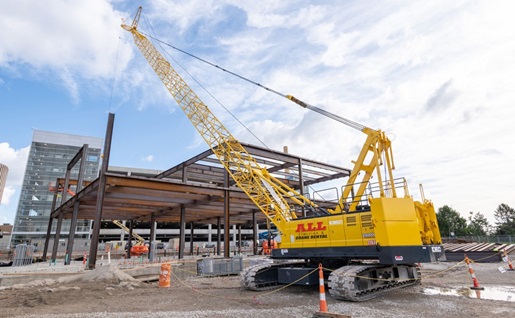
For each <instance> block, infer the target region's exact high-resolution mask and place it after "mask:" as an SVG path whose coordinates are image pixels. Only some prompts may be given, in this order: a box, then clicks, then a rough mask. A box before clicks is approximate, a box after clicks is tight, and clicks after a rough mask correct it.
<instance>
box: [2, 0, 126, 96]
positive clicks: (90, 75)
mask: <svg viewBox="0 0 515 318" xmlns="http://www.w3.org/2000/svg"><path fill="white" fill-rule="evenodd" d="M124 15H125V14H123V13H121V12H117V11H116V10H114V9H113V8H112V6H111V4H110V3H109V2H108V1H105V0H92V1H79V2H73V1H66V0H54V1H50V2H46V3H43V2H40V1H36V2H34V1H30V0H19V1H7V2H6V3H3V4H2V10H1V11H0V30H2V32H0V42H1V43H2V46H1V47H0V67H3V68H5V69H12V70H15V69H16V67H19V66H20V65H25V66H30V67H31V68H33V71H36V72H35V74H36V75H38V76H39V77H40V78H41V79H42V80H46V78H47V77H54V78H57V79H60V80H61V84H62V85H64V86H65V87H66V88H67V89H69V91H70V94H71V96H72V99H73V100H74V101H77V100H78V98H79V96H78V95H79V92H78V89H77V86H78V85H77V83H75V82H77V81H83V80H92V79H94V80H100V79H108V78H111V77H112V76H113V74H114V69H115V67H116V66H118V69H119V70H123V69H124V68H125V66H126V65H127V62H128V60H129V59H130V57H131V55H132V49H131V48H130V46H129V45H128V44H127V43H124V42H121V41H119V40H118V38H119V37H120V35H121V34H122V32H123V30H122V29H121V28H119V27H118V28H117V27H115V26H119V25H120V24H121V18H122V17H123V16H124ZM15 72H16V71H15ZM22 75H23V74H18V76H22Z"/></svg>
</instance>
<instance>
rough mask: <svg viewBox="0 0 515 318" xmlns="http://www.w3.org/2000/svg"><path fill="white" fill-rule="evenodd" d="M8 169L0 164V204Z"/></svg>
mask: <svg viewBox="0 0 515 318" xmlns="http://www.w3.org/2000/svg"><path fill="white" fill-rule="evenodd" d="M8 172H9V168H7V166H6V165H3V164H1V163H0V203H1V202H2V195H3V194H4V189H5V182H6V181H7V173H8Z"/></svg>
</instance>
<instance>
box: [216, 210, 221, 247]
mask: <svg viewBox="0 0 515 318" xmlns="http://www.w3.org/2000/svg"><path fill="white" fill-rule="evenodd" d="M216 228H217V229H218V231H217V232H216V235H217V236H216V255H218V256H220V247H221V246H220V245H221V244H220V243H221V241H222V222H221V220H220V217H217V218H216Z"/></svg>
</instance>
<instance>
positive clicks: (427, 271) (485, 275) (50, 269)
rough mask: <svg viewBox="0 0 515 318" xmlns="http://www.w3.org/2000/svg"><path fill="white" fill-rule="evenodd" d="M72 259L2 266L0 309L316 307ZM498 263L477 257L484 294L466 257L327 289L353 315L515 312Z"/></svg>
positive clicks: (129, 311)
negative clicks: (353, 287)
mask: <svg viewBox="0 0 515 318" xmlns="http://www.w3.org/2000/svg"><path fill="white" fill-rule="evenodd" d="M75 263H76V264H72V265H70V266H66V267H65V266H63V265H55V266H54V265H49V264H48V263H47V264H45V263H39V264H33V265H30V266H23V267H16V268H14V267H0V317H52V318H57V317H138V318H141V317H238V318H240V317H313V315H314V313H316V312H317V311H318V310H319V304H320V303H319V289H318V287H314V286H313V287H305V286H289V287H286V288H282V289H278V290H274V291H267V292H255V291H249V290H245V289H243V288H242V287H240V282H239V276H237V275H234V276H224V277H199V276H196V275H195V273H194V271H195V266H194V265H191V266H187V265H184V264H183V265H177V266H176V265H174V266H173V274H172V276H171V286H170V287H169V288H163V287H159V284H158V282H157V281H155V280H154V281H151V282H141V281H140V280H143V279H144V277H147V278H146V279H151V278H152V276H155V274H156V273H159V269H158V268H159V267H160V266H159V265H143V264H141V266H139V267H133V268H127V269H121V268H124V267H126V266H123V265H120V264H119V265H118V266H114V265H112V264H111V265H108V264H106V263H105V262H104V263H100V264H98V263H97V268H96V269H95V270H83V268H84V266H83V265H82V263H81V262H75ZM499 267H503V268H505V269H507V268H508V265H507V264H506V263H474V264H473V268H474V270H475V275H476V276H477V279H478V283H479V284H480V286H481V287H484V288H485V290H484V291H481V294H480V295H479V294H477V293H476V292H475V291H473V290H470V288H469V287H471V286H472V278H471V275H470V274H469V270H468V268H467V265H466V264H465V263H457V262H442V263H434V264H422V275H423V279H422V282H421V284H420V285H417V286H415V287H410V288H406V289H402V290H399V291H395V292H392V293H390V294H387V295H384V296H381V297H379V298H376V299H373V300H370V301H366V302H361V303H351V302H342V301H338V300H334V299H332V298H331V296H330V295H329V294H326V298H327V305H328V311H329V312H332V313H338V314H345V315H349V316H351V317H382V318H388V317H512V316H513V313H514V312H515V272H510V271H506V272H504V273H502V272H501V271H500V270H499ZM142 268H143V269H144V270H148V271H149V274H148V275H145V274H144V272H143V274H142V272H141V270H142ZM133 276H134V277H136V278H139V280H138V279H135V278H134V277H133ZM478 295H479V297H480V298H479V299H478ZM488 298H493V299H488Z"/></svg>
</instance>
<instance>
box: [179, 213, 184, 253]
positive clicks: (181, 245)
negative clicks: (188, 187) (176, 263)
mask: <svg viewBox="0 0 515 318" xmlns="http://www.w3.org/2000/svg"><path fill="white" fill-rule="evenodd" d="M185 232H186V208H185V207H184V205H181V217H180V230H179V259H182V258H184V241H185V239H186V233H185Z"/></svg>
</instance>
